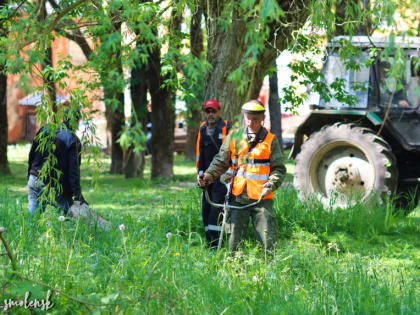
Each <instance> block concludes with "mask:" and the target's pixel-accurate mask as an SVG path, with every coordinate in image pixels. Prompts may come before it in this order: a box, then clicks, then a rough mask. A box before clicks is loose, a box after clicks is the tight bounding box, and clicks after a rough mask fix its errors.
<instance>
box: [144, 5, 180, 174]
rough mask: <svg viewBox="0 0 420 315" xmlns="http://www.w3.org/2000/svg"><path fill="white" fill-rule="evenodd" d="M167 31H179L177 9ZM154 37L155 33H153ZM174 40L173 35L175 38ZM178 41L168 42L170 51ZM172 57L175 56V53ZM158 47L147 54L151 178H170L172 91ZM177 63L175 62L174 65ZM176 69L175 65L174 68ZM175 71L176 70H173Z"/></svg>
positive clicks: (171, 164) (172, 150) (172, 147)
mask: <svg viewBox="0 0 420 315" xmlns="http://www.w3.org/2000/svg"><path fill="white" fill-rule="evenodd" d="M171 15H172V16H171V25H170V30H171V32H173V33H176V32H178V31H179V30H180V29H181V22H182V15H181V14H179V13H178V12H177V11H176V9H174V10H173V11H172V13H171ZM154 32H155V34H157V30H154ZM175 37H176V36H175ZM179 45H180V42H179V41H174V40H173V38H172V39H170V40H169V49H171V50H177V49H178V50H179V49H180V47H179ZM175 58H177V57H176V54H175ZM160 62H161V58H160V47H156V48H154V49H153V51H151V52H150V53H149V69H148V70H149V71H148V79H149V82H148V83H149V89H150V94H151V97H152V172H151V173H152V178H157V177H161V178H165V179H172V178H173V175H174V172H173V164H174V128H175V104H173V103H172V102H173V101H175V91H173V90H172V88H171V87H169V86H168V85H167V84H165V85H163V83H164V82H165V81H167V80H170V77H169V76H170V74H164V75H162V73H161V64H160ZM176 63H177V60H175V64H176ZM176 66H177V65H176ZM176 68H177V67H176Z"/></svg>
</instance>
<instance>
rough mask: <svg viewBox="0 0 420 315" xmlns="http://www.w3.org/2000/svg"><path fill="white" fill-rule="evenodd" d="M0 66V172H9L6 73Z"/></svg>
mask: <svg viewBox="0 0 420 315" xmlns="http://www.w3.org/2000/svg"><path fill="white" fill-rule="evenodd" d="M3 71H4V67H3V65H1V68H0V174H10V168H9V163H8V161H7V135H8V124H7V74H5V73H4V72H3Z"/></svg>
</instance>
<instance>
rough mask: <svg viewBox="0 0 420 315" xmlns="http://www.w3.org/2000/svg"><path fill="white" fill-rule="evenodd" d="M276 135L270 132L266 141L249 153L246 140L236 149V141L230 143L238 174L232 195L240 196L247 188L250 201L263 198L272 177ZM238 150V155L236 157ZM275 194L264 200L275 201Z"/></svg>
mask: <svg viewBox="0 0 420 315" xmlns="http://www.w3.org/2000/svg"><path fill="white" fill-rule="evenodd" d="M274 137H275V135H274V134H272V133H271V132H269V133H268V134H267V136H266V137H265V139H264V140H263V141H261V142H259V143H258V144H257V145H256V146H255V147H254V148H253V149H252V150H251V152H249V147H248V143H247V141H246V140H245V139H242V140H241V141H240V142H239V148H236V142H235V139H232V141H231V142H230V154H231V159H232V163H233V164H236V163H238V164H237V167H238V168H237V169H238V172H237V174H236V176H235V178H234V180H233V187H232V194H234V195H235V196H239V195H240V194H241V193H242V192H243V190H244V188H245V186H246V192H247V195H248V197H249V198H250V199H255V200H258V199H259V198H260V196H261V193H262V190H263V185H264V184H265V183H266V182H267V181H268V178H269V176H270V170H271V167H270V155H271V144H272V142H273V139H274ZM236 150H237V151H238V152H237V155H236ZM273 197H274V193H273V192H271V193H270V194H268V195H267V196H265V197H264V198H263V199H273Z"/></svg>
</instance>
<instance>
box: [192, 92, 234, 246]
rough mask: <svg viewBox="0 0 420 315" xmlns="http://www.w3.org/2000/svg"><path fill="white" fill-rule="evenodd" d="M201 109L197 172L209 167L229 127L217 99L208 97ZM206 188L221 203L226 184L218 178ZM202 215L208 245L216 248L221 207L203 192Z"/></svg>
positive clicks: (213, 198) (215, 200)
mask: <svg viewBox="0 0 420 315" xmlns="http://www.w3.org/2000/svg"><path fill="white" fill-rule="evenodd" d="M203 111H204V115H205V117H206V121H205V122H203V123H202V124H201V126H200V130H199V132H198V137H197V147H196V163H197V173H199V172H200V171H203V172H204V171H205V170H206V169H207V168H208V167H209V165H210V163H211V161H212V160H213V157H214V156H215V155H216V154H217V153H218V152H219V149H220V147H221V146H222V144H223V142H224V141H225V139H226V135H227V134H228V132H229V129H230V127H231V124H230V123H228V122H227V121H226V120H222V119H221V115H222V112H221V106H220V103H219V102H218V101H217V100H215V99H209V100H208V101H206V102H205V103H204V105H203ZM207 189H208V192H209V196H210V199H211V200H212V201H213V202H215V203H223V201H224V196H225V195H226V186H225V185H224V184H222V183H221V182H220V180H216V181H215V182H214V183H213V184H211V185H210V186H208V188H207ZM202 215H203V223H204V230H205V232H206V238H207V242H208V245H209V247H210V248H217V245H218V241H219V235H220V231H221V222H222V215H221V209H218V208H214V207H212V206H210V204H209V203H208V202H207V200H206V198H205V197H204V194H203V206H202Z"/></svg>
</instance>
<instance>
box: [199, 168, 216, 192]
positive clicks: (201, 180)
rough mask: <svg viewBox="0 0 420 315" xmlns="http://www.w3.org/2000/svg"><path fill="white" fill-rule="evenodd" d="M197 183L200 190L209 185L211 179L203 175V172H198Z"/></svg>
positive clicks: (208, 175)
mask: <svg viewBox="0 0 420 315" xmlns="http://www.w3.org/2000/svg"><path fill="white" fill-rule="evenodd" d="M197 182H198V186H200V187H201V188H204V187H206V186H208V185H210V184H211V182H212V177H211V175H210V174H208V173H203V171H200V173H199V174H198V175H197Z"/></svg>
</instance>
